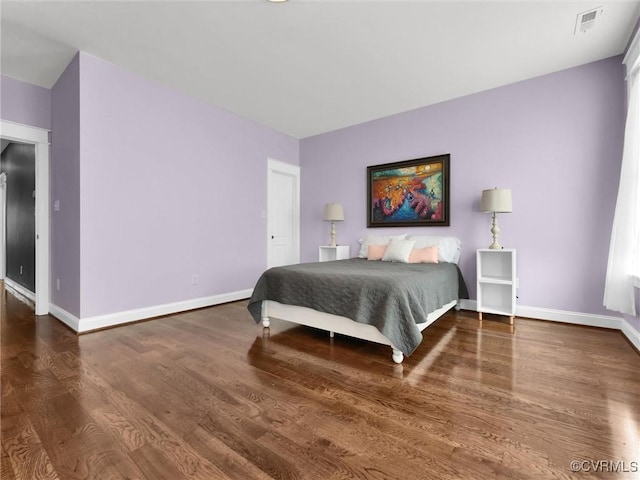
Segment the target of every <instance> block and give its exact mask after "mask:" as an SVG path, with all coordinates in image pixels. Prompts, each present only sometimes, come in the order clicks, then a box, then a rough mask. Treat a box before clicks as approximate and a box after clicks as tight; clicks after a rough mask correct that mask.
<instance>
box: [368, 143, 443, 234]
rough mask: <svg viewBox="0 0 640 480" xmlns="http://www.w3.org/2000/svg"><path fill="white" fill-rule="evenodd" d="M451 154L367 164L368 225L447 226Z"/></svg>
mask: <svg viewBox="0 0 640 480" xmlns="http://www.w3.org/2000/svg"><path fill="white" fill-rule="evenodd" d="M449 159H450V154H448V153H447V154H445V155H437V156H435V157H428V158H417V159H415V160H406V161H403V162H395V163H385V164H383V165H375V166H370V167H367V209H368V212H367V227H407V226H417V225H421V226H431V227H448V226H449V223H450V220H451V218H450V213H449V210H450V209H449Z"/></svg>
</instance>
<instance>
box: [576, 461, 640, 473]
mask: <svg viewBox="0 0 640 480" xmlns="http://www.w3.org/2000/svg"><path fill="white" fill-rule="evenodd" d="M570 466H571V471H572V472H598V473H600V472H613V473H635V472H639V471H640V462H636V461H633V462H625V461H624V460H572V461H571V464H570Z"/></svg>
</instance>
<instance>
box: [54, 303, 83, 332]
mask: <svg viewBox="0 0 640 480" xmlns="http://www.w3.org/2000/svg"><path fill="white" fill-rule="evenodd" d="M49 314H50V315H53V316H54V317H56V318H57V319H58V320H60V321H61V322H62V323H64V324H65V325H66V326H67V327H69V328H70V329H71V330H73V331H75V332H77V331H78V326H79V325H80V319H79V318H78V317H76V316H75V315H73V314H71V313H69V312H67V311H66V310H65V309H64V308H60V307H58V306H57V305H54V304H53V303H50V304H49Z"/></svg>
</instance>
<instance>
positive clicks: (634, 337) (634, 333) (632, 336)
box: [620, 318, 640, 351]
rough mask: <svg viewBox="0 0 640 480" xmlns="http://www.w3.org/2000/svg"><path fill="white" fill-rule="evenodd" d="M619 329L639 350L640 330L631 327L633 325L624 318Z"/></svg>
mask: <svg viewBox="0 0 640 480" xmlns="http://www.w3.org/2000/svg"><path fill="white" fill-rule="evenodd" d="M620 330H621V331H622V334H623V335H624V336H625V337H627V339H628V340H629V341H630V342H631V343H632V344H633V346H635V347H636V349H637V350H638V351H640V332H639V331H638V330H636V329H635V328H633V326H632V325H631V324H630V323H629V322H627V320H625V319H624V318H623V319H622V325H621V328H620Z"/></svg>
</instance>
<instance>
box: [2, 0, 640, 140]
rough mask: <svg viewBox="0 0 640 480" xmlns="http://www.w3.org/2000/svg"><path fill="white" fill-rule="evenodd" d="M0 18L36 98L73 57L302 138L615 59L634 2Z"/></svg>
mask: <svg viewBox="0 0 640 480" xmlns="http://www.w3.org/2000/svg"><path fill="white" fill-rule="evenodd" d="M598 6H603V7H604V13H603V14H602V16H601V17H600V18H599V19H598V21H597V23H596V25H595V27H594V28H593V29H592V30H591V31H589V32H587V33H585V34H578V35H574V27H575V23H576V15H577V14H578V13H579V12H584V11H586V10H589V9H591V8H594V7H598ZM0 15H1V28H2V32H1V45H0V47H1V50H0V54H1V57H2V58H1V60H2V61H1V70H2V73H3V74H4V75H8V76H10V77H14V78H17V79H20V80H24V81H27V82H30V83H33V84H36V85H40V86H43V87H47V88H50V87H51V86H52V85H53V84H54V83H55V82H56V80H57V78H58V76H59V75H60V73H62V71H63V70H64V68H65V67H66V65H67V64H68V63H69V61H70V60H71V58H73V56H74V54H75V52H76V51H78V50H82V51H84V52H87V53H90V54H92V55H95V56H97V57H99V58H102V59H105V60H107V61H110V62H112V63H114V64H117V65H120V66H122V67H124V68H126V69H128V70H131V71H133V72H136V73H138V74H140V75H143V76H145V77H148V78H152V79H156V80H157V81H160V82H162V83H163V84H166V85H168V86H170V87H172V88H175V89H177V90H180V91H182V92H185V93H187V94H189V95H193V96H195V97H198V98H201V99H203V100H205V101H207V102H210V103H211V104H214V105H217V106H219V107H221V108H224V109H226V110H229V111H231V112H235V113H237V114H239V115H242V116H244V117H247V118H250V119H252V120H255V121H257V122H259V123H262V124H264V125H267V126H269V127H272V128H274V129H276V130H279V131H281V132H285V133H288V134H290V135H292V136H294V137H297V138H304V137H308V136H311V135H315V134H319V133H323V132H327V131H331V130H335V129H338V128H342V127H346V126H349V125H354V124H358V123H361V122H365V121H368V120H372V119H376V118H380V117H384V116H388V115H391V114H395V113H400V112H404V111H407V110H411V109H415V108H419V107H422V106H425V105H430V104H434V103H438V102H442V101H444V100H448V99H451V98H455V97H460V96H463V95H468V94H470V93H474V92H478V91H482V90H487V89H489V88H494V87H497V86H500V85H505V84H508V83H513V82H516V81H520V80H524V79H527V78H532V77H536V76H539V75H544V74H547V73H551V72H555V71H559V70H563V69H565V68H569V67H573V66H577V65H582V64H585V63H588V62H592V61H595V60H600V59H603V58H607V57H611V56H613V55H617V54H620V53H622V52H623V50H624V48H625V46H626V44H627V42H628V40H629V36H630V35H631V32H632V29H633V27H634V25H635V23H636V21H637V19H638V16H639V15H640V0H635V1H621V0H617V1H608V0H602V1H595V2H576V1H535V2H523V1H519V0H503V1H499V2H488V1H478V0H476V1H469V2H459V1H440V2H435V1H419V0H414V1H398V0H387V1H364V0H333V1H332V0H289V2H287V3H279V4H277V3H269V2H267V1H266V0H230V1H217V0H209V1H196V2H187V1H172V2H169V1H163V2H157V1H138V2H131V1H130V2H125V1H120V2H114V1H107V2H100V1H89V0H86V1H63V2H55V1H39V2H35V1H6V0H2V2H1V10H0Z"/></svg>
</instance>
